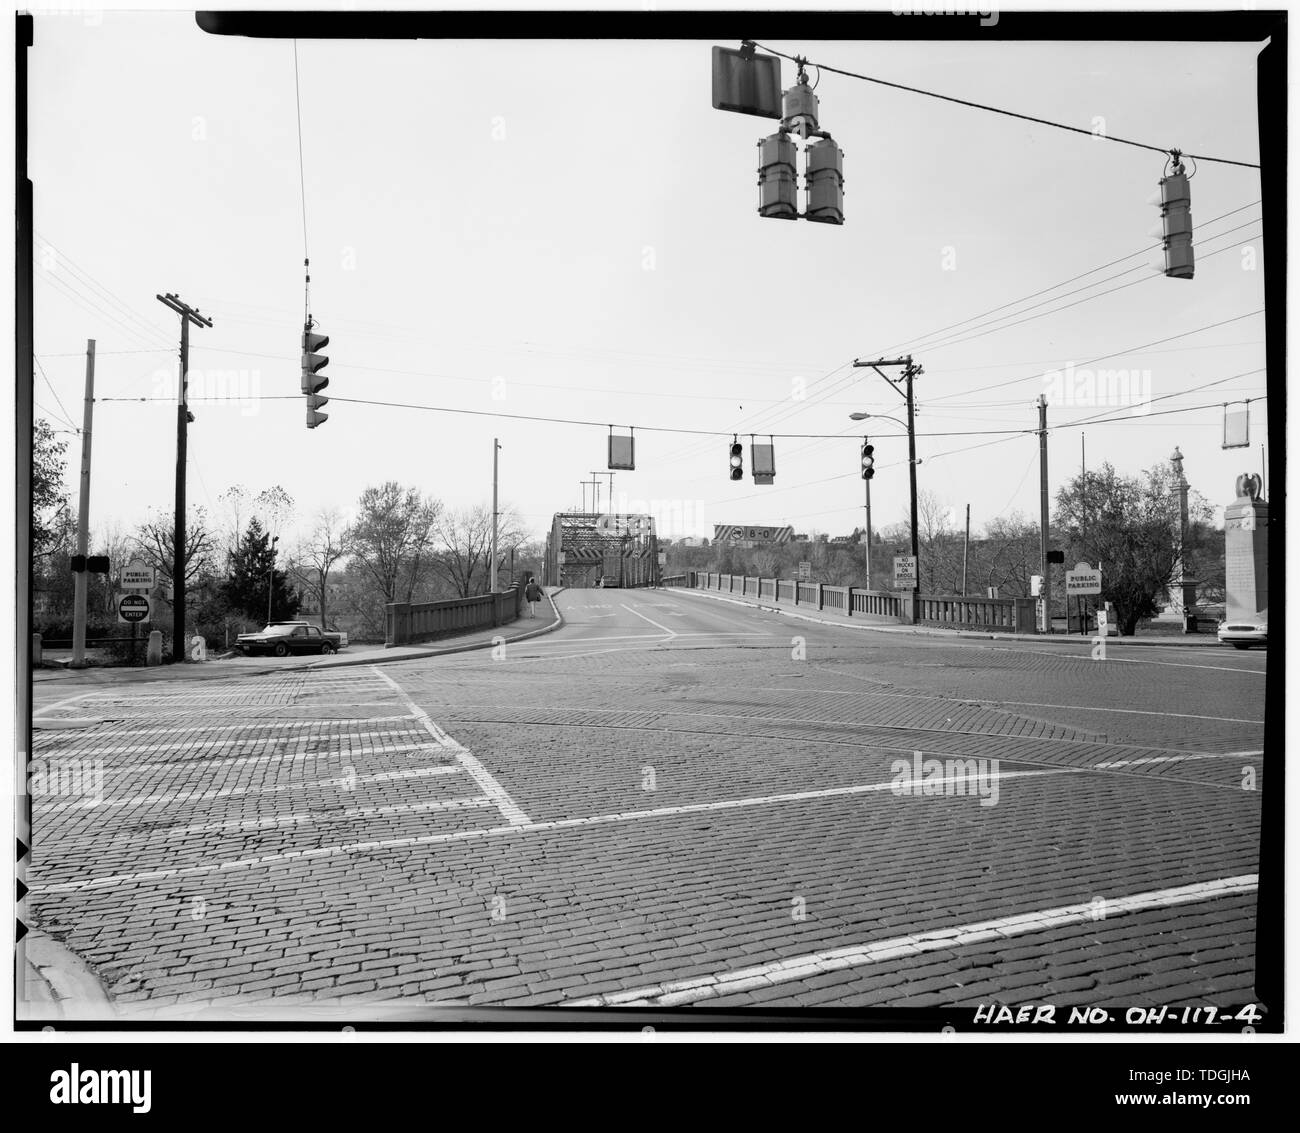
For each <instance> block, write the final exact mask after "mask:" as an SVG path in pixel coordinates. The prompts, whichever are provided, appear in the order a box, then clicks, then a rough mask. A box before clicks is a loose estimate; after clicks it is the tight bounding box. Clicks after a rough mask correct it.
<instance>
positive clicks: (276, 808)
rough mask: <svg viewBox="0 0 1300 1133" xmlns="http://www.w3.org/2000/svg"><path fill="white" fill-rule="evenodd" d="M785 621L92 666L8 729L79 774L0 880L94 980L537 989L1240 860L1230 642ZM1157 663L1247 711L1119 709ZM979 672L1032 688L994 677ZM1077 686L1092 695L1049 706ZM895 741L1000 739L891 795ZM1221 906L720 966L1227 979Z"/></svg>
mask: <svg viewBox="0 0 1300 1133" xmlns="http://www.w3.org/2000/svg"><path fill="white" fill-rule="evenodd" d="M665 616H666V615H665ZM810 646H811V650H810V659H809V660H808V661H807V662H792V661H791V659H790V650H789V648H788V645H787V644H786V642H785V641H784V640H782V639H779V638H778V639H777V640H776V641H773V642H771V643H756V644H754V645H752V646H745V647H743V648H741V647H738V646H735V645H729V646H726V647H725V648H723V647H719V646H717V645H716V644H698V645H693V644H690V643H686V642H684V641H677V642H673V643H672V644H671V647H655V648H653V649H650V648H648V647H647V648H646V649H645V650H644V651H641V652H635V653H628V654H625V655H624V656H625V658H626V660H625V661H623V660H620V658H619V657H618V656H617V655H606V656H603V657H594V656H589V657H581V656H573V657H560V656H555V655H551V654H547V655H546V657H543V656H542V653H543V650H542V648H541V647H540V646H539V647H538V648H537V650H536V652H534V653H528V652H526V651H521V652H519V653H515V654H512V656H511V657H510V658H508V659H506V660H504V661H493V660H491V659H489V658H487V657H486V656H485V655H482V654H480V655H468V656H467V657H461V658H458V659H456V661H455V662H454V663H453V662H452V661H451V660H450V659H448V660H447V661H443V662H426V663H419V664H410V665H401V666H388V667H385V668H384V670H383V672H382V673H381V672H380V671H379V670H378V669H375V670H371V669H367V668H365V667H361V668H353V669H349V670H344V671H341V672H337V673H319V672H318V673H313V674H302V673H284V674H279V675H276V676H273V677H269V678H262V679H260V680H258V681H256V682H238V681H232V682H230V683H229V684H228V685H227V684H220V685H210V684H208V683H205V684H204V685H203V686H202V687H201V688H198V687H196V688H190V687H177V688H173V689H168V690H166V691H160V690H157V689H156V688H151V689H149V690H148V691H140V690H139V689H135V688H131V689H122V690H100V691H97V692H96V693H95V694H94V695H93V696H91V697H89V698H87V699H86V700H85V701H82V702H80V703H79V704H78V705H76V706H75V710H76V711H80V712H84V713H97V714H100V715H109V714H112V715H120V716H121V718H120V719H116V720H114V721H112V722H109V723H105V724H102V725H99V726H96V727H94V728H91V729H87V730H81V731H75V732H66V731H61V732H51V733H41V734H39V736H38V745H37V747H38V750H37V754H38V755H40V756H41V757H42V758H44V759H47V760H49V761H51V762H52V763H53V762H57V761H59V760H62V761H64V762H65V763H72V762H73V761H81V763H83V764H94V763H95V761H102V769H103V781H104V784H105V789H104V791H103V798H102V799H101V800H99V801H98V802H97V804H96V805H94V806H86V805H84V804H85V802H86V801H87V800H86V798H84V797H81V796H78V795H77V794H75V793H73V794H71V795H53V796H47V797H39V798H37V799H36V800H35V803H36V807H35V822H36V829H37V832H38V833H37V839H36V841H37V847H36V851H35V853H34V855H33V860H32V868H31V870H30V872H29V883H31V884H32V885H33V894H32V896H31V897H30V898H29V904H30V905H31V906H32V907H33V908H34V909H35V911H36V914H37V916H38V918H39V919H40V921H41V923H42V925H43V927H44V928H45V930H46V931H47V932H49V933H50V934H52V935H54V936H56V937H57V938H59V939H62V940H64V941H65V943H67V944H68V945H69V946H70V947H71V948H73V949H74V950H75V952H76V953H77V954H78V955H80V956H81V957H83V958H84V959H85V960H86V961H87V962H88V963H89V964H90V965H91V966H92V967H93V968H94V969H95V970H96V971H97V972H98V974H99V976H100V978H101V979H102V980H103V982H104V984H105V986H106V987H107V989H108V991H109V993H110V995H111V996H112V997H113V999H114V1000H115V1002H117V1003H118V1004H119V1006H121V1007H126V1006H128V1005H131V1004H140V1005H146V1006H149V1007H151V1008H166V1007H168V1006H170V1005H182V1004H184V1005H193V1004H195V1003H199V1002H203V1003H213V1004H217V1005H218V1006H220V1005H222V1004H225V1005H233V1004H236V1003H247V1002H249V1001H250V1000H251V1001H253V1002H263V1001H275V1002H296V1001H298V1000H300V999H302V998H303V997H308V998H310V999H312V1000H314V1001H323V1000H334V999H345V1000H348V1001H354V1002H371V1001H374V1000H382V999H393V998H402V999H407V1000H414V1001H419V1002H431V1003H457V1004H470V1005H474V1004H484V1003H493V1004H541V1003H561V1002H573V1001H583V1000H584V999H590V998H591V997H595V996H609V995H617V994H618V993H619V992H637V991H639V990H641V989H644V988H646V987H647V986H648V985H650V984H657V983H672V982H674V981H682V980H689V979H692V978H698V979H704V978H706V977H714V978H716V976H717V975H718V973H727V972H735V971H744V970H745V969H747V968H750V967H752V966H754V965H764V964H774V963H778V962H780V961H782V960H789V959H793V960H796V961H797V960H798V958H799V957H803V956H807V955H809V954H815V953H819V952H822V951H825V950H827V949H835V948H854V947H860V946H862V945H863V944H864V942H870V941H872V940H889V939H892V938H896V937H898V936H900V935H906V934H908V933H917V932H927V931H936V930H943V929H946V928H948V927H950V926H953V925H958V926H959V925H965V924H976V923H979V922H983V921H987V920H988V919H989V917H990V916H994V915H996V916H1001V917H1012V916H1017V915H1023V914H1030V913H1033V912H1035V911H1036V910H1043V909H1052V908H1056V907H1059V906H1065V905H1073V904H1076V903H1080V902H1083V903H1087V902H1092V901H1094V900H1096V899H1098V898H1100V899H1102V900H1104V901H1106V902H1113V901H1115V900H1119V899H1122V898H1124V897H1125V896H1127V895H1130V894H1134V893H1146V892H1164V891H1166V890H1170V889H1173V888H1176V887H1180V886H1187V885H1197V884H1207V883H1211V882H1214V881H1216V880H1219V879H1224V878H1250V877H1252V876H1253V875H1254V874H1255V872H1256V871H1257V870H1258V864H1259V863H1258V860H1257V856H1258V855H1257V840H1258V824H1259V799H1260V790H1259V789H1256V790H1249V791H1248V790H1242V789H1241V784H1240V777H1241V772H1242V764H1243V761H1249V762H1250V763H1251V764H1254V765H1258V769H1259V770H1262V763H1263V758H1262V748H1263V732H1262V727H1259V726H1255V725H1253V724H1251V723H1250V721H1251V720H1252V719H1255V718H1258V717H1259V716H1262V711H1261V707H1260V706H1261V705H1262V680H1259V679H1258V677H1257V676H1255V675H1253V674H1249V673H1247V674H1244V675H1242V676H1240V677H1237V678H1231V679H1228V680H1226V684H1227V685H1228V686H1230V687H1224V688H1220V687H1217V684H1216V683H1213V682H1218V683H1220V684H1221V683H1224V681H1225V678H1223V677H1221V676H1215V677H1213V678H1211V677H1210V676H1209V675H1208V674H1205V675H1198V674H1196V673H1184V672H1182V671H1180V670H1172V669H1171V670H1169V672H1168V673H1165V672H1164V671H1163V670H1160V671H1157V670H1144V671H1143V673H1144V675H1143V676H1142V677H1141V678H1140V681H1139V684H1138V685H1137V686H1135V684H1134V682H1135V679H1136V678H1135V677H1134V676H1133V675H1132V672H1131V671H1129V672H1127V673H1126V672H1124V671H1123V670H1121V669H1120V667H1118V666H1116V667H1113V668H1112V667H1109V666H1102V667H1098V666H1096V665H1087V664H1086V662H1082V661H1080V660H1077V659H1071V658H1064V657H1063V658H1061V659H1059V661H1053V662H1052V663H1051V664H1046V665H1044V664H1042V663H1041V661H1040V660H1039V659H1035V658H1027V657H1025V656H1022V655H1020V654H1007V655H1005V656H998V655H995V654H992V653H989V654H988V655H987V656H981V658H980V664H979V665H976V664H974V663H973V661H972V659H971V658H969V657H964V656H962V655H956V654H954V655H952V656H949V655H948V654H946V653H942V652H936V651H935V648H934V646H933V643H929V644H928V645H927V646H926V647H924V648H921V647H917V648H910V647H909V648H903V649H900V648H891V649H890V650H889V651H888V652H887V653H885V652H884V651H880V650H864V649H862V648H853V647H845V646H841V645H838V644H833V643H830V642H829V641H826V642H823V641H813V640H812V638H811V637H810ZM539 660H540V661H541V662H542V663H537V662H538V661H539ZM1152 674H1156V675H1155V676H1153V675H1152ZM385 675H387V676H388V679H385ZM958 675H959V677H960V681H959V684H960V688H961V693H960V695H957V694H956V693H955V692H954V691H953V690H954V688H956V687H957V684H955V683H954V677H955V676H958ZM1156 676H1158V677H1160V678H1162V680H1163V683H1162V684H1161V685H1160V688H1161V689H1165V688H1174V689H1177V688H1178V687H1179V686H1178V685H1177V683H1176V681H1175V680H1172V679H1171V677H1174V678H1177V680H1180V681H1184V682H1185V681H1187V680H1192V681H1203V682H1204V683H1205V685H1206V688H1205V691H1203V692H1202V691H1200V690H1199V688H1198V691H1197V692H1196V693H1195V700H1196V707H1197V709H1198V715H1201V716H1209V717H1220V716H1222V719H1228V714H1229V712H1230V711H1231V712H1240V714H1241V715H1240V717H1236V719H1239V720H1241V721H1244V723H1240V724H1235V725H1234V726H1233V727H1231V728H1227V727H1224V728H1221V729H1219V730H1218V731H1215V730H1214V729H1213V728H1210V730H1209V732H1208V733H1207V732H1206V725H1207V724H1209V725H1212V724H1213V723H1214V721H1206V720H1202V721H1200V722H1199V723H1196V722H1192V721H1188V720H1185V719H1183V718H1182V717H1176V716H1166V717H1156V716H1146V715H1142V713H1145V712H1157V711H1162V709H1160V708H1157V707H1155V705H1156V704H1158V703H1159V700H1158V695H1160V694H1157V696H1156V697H1153V695H1152V693H1151V692H1150V690H1149V689H1148V688H1147V687H1146V686H1147V685H1150V684H1151V683H1152V682H1153V681H1155V679H1156ZM999 678H1001V679H1002V682H1003V683H1002V684H1001V685H997V681H998V680H999ZM1012 678H1014V679H1015V680H1016V681H1017V682H1018V687H1020V688H1022V689H1026V688H1027V689H1029V690H1030V691H1029V693H1028V694H1025V695H1021V694H1020V693H1017V696H1016V699H1022V700H1025V701H1028V702H1032V704H1033V705H1034V706H1033V707H1029V706H1026V707H1023V708H1018V707H1014V706H1011V705H1009V704H1007V703H1005V700H1006V699H1008V698H1007V688H1006V681H1007V680H1008V679H1012ZM394 682H396V685H397V687H396V688H394V687H393V686H394ZM981 682H983V685H982V686H981ZM1081 684H1083V685H1085V686H1086V688H1087V689H1088V690H1090V692H1091V693H1092V694H1093V695H1095V696H1097V697H1098V698H1099V699H1104V700H1105V701H1106V703H1107V706H1108V707H1110V708H1114V709H1117V711H1115V712H1113V713H1111V715H1109V716H1106V715H1104V714H1103V713H1101V712H1099V711H1097V707H1096V706H1095V705H1092V704H1076V705H1075V706H1068V707H1062V705H1064V704H1065V701H1064V699H1063V697H1064V692H1063V690H1065V689H1070V690H1073V692H1074V694H1075V700H1076V702H1077V701H1078V700H1079V696H1078V694H1079V691H1080V686H1081ZM975 686H981V687H979V688H976V687H975ZM985 686H987V687H985ZM992 691H997V692H999V693H1000V695H999V696H998V697H996V698H995V697H992V696H989V695H988V693H990V692H992ZM1184 695H1185V694H1184ZM408 697H409V698H410V699H409V700H408ZM995 701H996V702H995ZM1233 705H1236V707H1232V706H1233ZM1243 705H1244V706H1245V707H1242V706H1243ZM413 706H414V709H415V710H414V711H412V707H413ZM1130 706H1131V707H1130ZM421 711H427V712H428V713H429V716H430V717H432V719H431V720H430V721H429V724H430V725H432V727H429V726H426V725H425V723H424V721H423V720H422V719H421V718H420V715H419V713H420V712H421ZM1157 722H1158V725H1159V727H1158V729H1157ZM1157 730H1158V731H1159V733H1160V734H1159V735H1157V734H1156V732H1157ZM1194 733H1195V734H1199V739H1200V741H1201V746H1199V747H1190V746H1188V745H1187V744H1186V743H1184V740H1188V742H1190V739H1189V737H1191V736H1192V735H1193V734H1194ZM1155 739H1161V740H1163V742H1162V743H1161V744H1159V745H1156V744H1154V740H1155ZM1256 749H1258V750H1259V752H1260V754H1255V755H1248V756H1238V755H1231V754H1229V753H1230V752H1234V751H1254V750H1256ZM912 750H921V751H924V752H926V753H928V754H930V755H935V754H947V755H952V756H958V757H963V758H966V757H969V758H985V759H993V758H996V759H998V760H1000V761H1001V778H1000V779H999V780H998V788H999V797H998V799H997V802H996V805H990V806H981V805H980V800H978V799H976V798H971V797H943V796H939V797H901V798H900V797H899V796H898V795H896V794H895V793H894V792H893V791H892V790H890V789H889V788H890V783H891V775H892V771H891V768H892V765H893V762H894V760H896V759H899V758H903V757H906V756H907V755H908V754H909V753H910V752H911V751H912ZM1198 757H1199V758H1198ZM1207 757H1208V758H1207ZM648 771H650V772H652V773H653V774H652V776H650V775H648V774H647V772H648ZM1260 782H1261V783H1262V779H1261V780H1260ZM82 785H83V786H84V784H82ZM1251 907H1252V897H1251V895H1250V894H1249V892H1245V893H1243V894H1242V895H1240V896H1220V897H1216V896H1213V895H1204V896H1198V898H1197V900H1196V902H1195V903H1193V904H1183V905H1177V906H1173V907H1171V908H1168V909H1165V908H1160V907H1157V908H1152V909H1146V910H1143V911H1138V912H1123V913H1120V914H1117V915H1115V916H1113V917H1110V918H1107V919H1106V920H1105V921H1104V922H1097V923H1080V924H1073V925H1065V926H1062V927H1060V928H1057V929H1053V930H1049V931H1042V932H1036V933H1034V934H1030V935H1026V936H1022V937H1019V938H1017V939H1016V940H1015V941H1012V942H1011V944H1010V946H1008V947H1005V948H1003V949H1000V950H998V951H997V953H996V955H995V956H990V955H988V953H989V951H990V949H989V947H988V946H987V945H980V944H975V943H972V944H969V945H954V946H953V947H951V948H949V947H944V948H940V949H935V950H933V951H930V952H927V953H925V954H924V955H923V956H920V957H915V956H913V957H901V958H898V959H896V960H893V961H889V962H881V963H877V962H872V963H870V964H861V965H855V966H851V967H845V968H841V969H837V970H834V971H820V970H813V971H809V972H807V973H805V974H802V975H800V976H799V978H791V979H783V980H782V981H780V982H779V983H777V984H770V985H766V986H764V985H756V986H754V987H752V988H749V989H746V990H743V991H742V990H736V991H734V992H733V993H732V994H734V995H736V996H739V997H742V998H738V999H736V1000H735V1004H736V1005H739V1004H741V1003H744V1004H747V1005H751V1006H752V1005H758V1004H762V1005H764V1006H775V1005H781V1006H786V1005H861V1004H866V1003H877V1004H884V1005H899V1004H904V1005H919V1004H921V1003H929V1002H937V1003H942V1004H952V1005H958V1004H962V1003H966V1002H973V1001H975V1000H979V999H982V998H989V999H1000V1000H1005V1001H1008V1002H1025V1001H1033V1000H1035V999H1042V998H1044V996H1048V995H1050V997H1051V998H1052V1000H1053V1001H1054V1002H1058V1003H1065V1002H1067V1001H1075V1000H1077V1001H1078V1002H1081V1003H1082V1002H1087V1003H1114V1002H1119V1001H1120V1000H1121V999H1122V1000H1123V1001H1124V1002H1135V1001H1137V1000H1135V999H1134V997H1135V996H1136V997H1145V999H1152V997H1154V998H1155V999H1159V1001H1161V1002H1191V1001H1193V1000H1196V999H1197V997H1198V996H1206V995H1218V994H1222V995H1229V996H1238V997H1240V996H1244V995H1247V994H1248V991H1249V986H1250V982H1251V979H1252V978H1253V977H1252V965H1253V922H1252V919H1251V915H1250V910H1251ZM1144 1001H1145V1000H1144ZM709 1002H710V1004H711V1005H714V1006H719V1005H721V1006H730V1005H732V1003H731V1002H730V1001H728V1002H724V998H723V997H716V996H715V997H714V998H712V999H711V1000H710V1001H709Z"/></svg>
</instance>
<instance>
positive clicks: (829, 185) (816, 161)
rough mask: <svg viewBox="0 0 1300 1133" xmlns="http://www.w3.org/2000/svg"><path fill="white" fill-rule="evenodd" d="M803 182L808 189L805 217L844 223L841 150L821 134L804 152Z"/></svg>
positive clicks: (824, 222) (842, 160)
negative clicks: (805, 161)
mask: <svg viewBox="0 0 1300 1133" xmlns="http://www.w3.org/2000/svg"><path fill="white" fill-rule="evenodd" d="M804 155H805V157H806V158H807V164H806V165H805V172H804V185H805V186H806V187H807V189H808V208H807V210H806V211H805V213H804V217H805V219H807V220H816V221H820V222H821V223H822V224H843V223H844V151H843V150H842V149H840V147H839V146H838V145H836V144H835V142H834V141H833V140H832V139H831V137H830V136H829V135H823V136H822V137H821V138H820V139H819V140H818V141H815V142H813V143H812V145H810V146H809V147H808V148H807V149H806V150H805V151H804Z"/></svg>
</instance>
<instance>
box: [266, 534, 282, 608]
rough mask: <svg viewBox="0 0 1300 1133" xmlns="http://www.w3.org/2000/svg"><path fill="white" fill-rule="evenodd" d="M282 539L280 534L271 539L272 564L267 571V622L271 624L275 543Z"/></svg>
mask: <svg viewBox="0 0 1300 1133" xmlns="http://www.w3.org/2000/svg"><path fill="white" fill-rule="evenodd" d="M279 541H280V536H278V535H276V536H273V537H272V539H271V565H270V567H269V568H268V569H267V572H266V624H267V625H270V624H271V597H272V595H274V594H275V545H276V544H277V543H278V542H279Z"/></svg>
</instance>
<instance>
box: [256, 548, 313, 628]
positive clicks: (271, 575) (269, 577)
mask: <svg viewBox="0 0 1300 1133" xmlns="http://www.w3.org/2000/svg"><path fill="white" fill-rule="evenodd" d="M279 541H280V536H278V535H277V536H276V537H275V538H274V539H272V540H271V562H270V564H269V565H268V566H267V568H266V624H267V625H270V624H271V597H272V595H274V594H275V545H276V544H277V543H278V542H279ZM321 593H322V594H324V593H325V592H324V590H322V591H321Z"/></svg>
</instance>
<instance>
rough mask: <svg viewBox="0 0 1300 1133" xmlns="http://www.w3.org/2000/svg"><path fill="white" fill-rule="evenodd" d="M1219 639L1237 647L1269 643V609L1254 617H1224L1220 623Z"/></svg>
mask: <svg viewBox="0 0 1300 1133" xmlns="http://www.w3.org/2000/svg"><path fill="white" fill-rule="evenodd" d="M1219 640H1220V641H1221V642H1223V644H1224V645H1232V646H1235V647H1236V648H1237V649H1249V648H1250V647H1251V646H1252V645H1267V644H1268V611H1267V610H1261V611H1260V612H1259V613H1258V614H1256V615H1255V616H1254V617H1253V618H1231V619H1230V618H1224V620H1223V621H1221V622H1220V623H1219Z"/></svg>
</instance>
